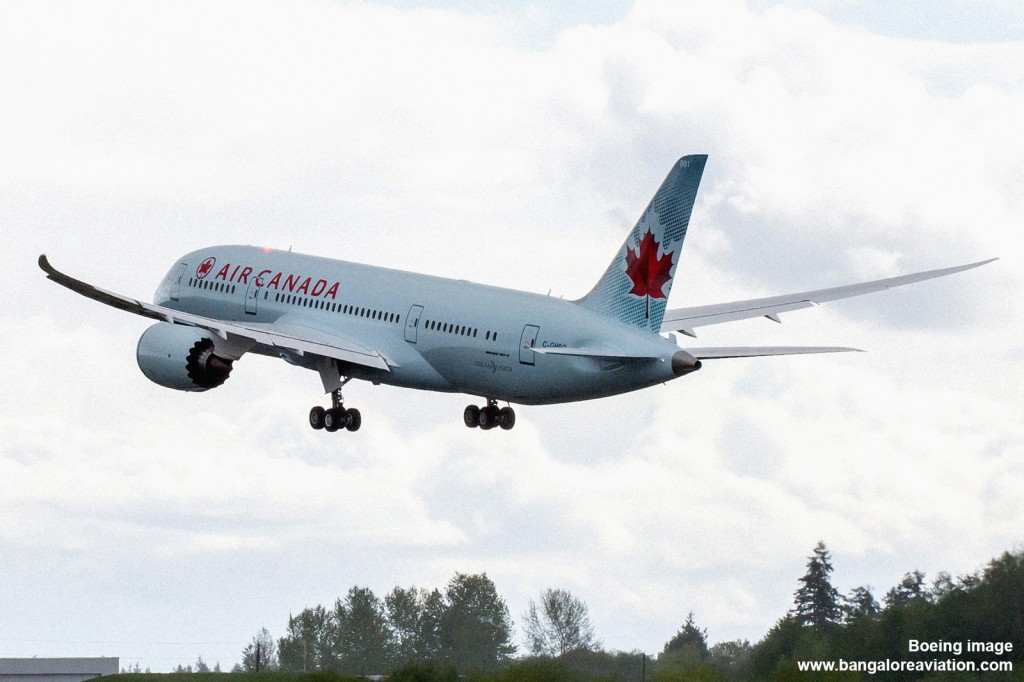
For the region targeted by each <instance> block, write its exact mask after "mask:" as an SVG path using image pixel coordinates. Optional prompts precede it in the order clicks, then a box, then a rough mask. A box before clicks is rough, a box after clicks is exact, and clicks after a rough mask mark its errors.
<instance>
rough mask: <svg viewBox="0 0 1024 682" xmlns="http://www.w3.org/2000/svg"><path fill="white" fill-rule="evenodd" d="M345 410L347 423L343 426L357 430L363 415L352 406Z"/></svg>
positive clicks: (350, 429)
mask: <svg viewBox="0 0 1024 682" xmlns="http://www.w3.org/2000/svg"><path fill="white" fill-rule="evenodd" d="M347 412H348V415H347V416H348V424H346V425H345V428H346V429H348V430H349V431H358V430H359V427H360V426H361V425H362V423H363V415H361V414H359V410H357V409H356V408H354V407H352V408H349V409H348V410H347Z"/></svg>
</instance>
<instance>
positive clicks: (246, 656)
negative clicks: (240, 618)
mask: <svg viewBox="0 0 1024 682" xmlns="http://www.w3.org/2000/svg"><path fill="white" fill-rule="evenodd" d="M257 650H259V662H260V664H259V669H260V670H277V668H278V661H277V645H275V644H274V638H273V637H271V636H270V631H269V630H267V629H266V628H260V631H259V632H257V633H256V635H255V636H253V638H252V641H251V642H250V643H249V644H248V645H247V646H246V647H245V648H244V649H242V670H244V671H245V672H255V671H256V652H257ZM202 660H203V659H202V658H200V659H199V661H197V662H196V672H206V671H200V670H199V669H198V668H199V662H200V661H202ZM203 665H206V664H205V663H204V664H203Z"/></svg>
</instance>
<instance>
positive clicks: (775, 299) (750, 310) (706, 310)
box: [661, 258, 998, 357]
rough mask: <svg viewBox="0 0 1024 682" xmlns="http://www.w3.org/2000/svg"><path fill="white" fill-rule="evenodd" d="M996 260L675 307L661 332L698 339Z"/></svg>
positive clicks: (668, 315) (664, 322) (663, 322)
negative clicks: (716, 329) (706, 330)
mask: <svg viewBox="0 0 1024 682" xmlns="http://www.w3.org/2000/svg"><path fill="white" fill-rule="evenodd" d="M994 260H998V259H996V258H990V259H988V260H983V261H978V262H977V263H969V264H967V265H957V266H955V267H952V268H942V269H941V270H928V271H927V272H915V273H913V274H910V275H900V276H899V277H889V278H887V279H879V280H875V281H873V282H863V283H861V284H847V285H845V286H840V287H831V288H829V289H817V290H814V291H803V292H800V293H797V294H783V295H782V296H769V297H768V298H754V299H750V300H748V301H733V302H731V303H716V304H713V305H701V306H694V307H691V308H674V309H672V310H666V311H665V317H664V319H663V321H662V324H661V331H663V332H669V331H678V332H682V333H683V334H686V335H687V336H692V337H696V336H697V335H696V334H694V332H693V330H694V328H695V327H703V326H706V325H710V324H720V323H722V322H733V321H735V320H745V319H748V318H751V317H767V318H768V319H770V320H774V321H776V322H780V321H781V320H779V313H784V312H789V311H790V310H799V309H800V308H810V307H811V306H814V305H816V304H818V303H825V302H826V301H835V300H838V299H840V298H849V297H851V296H860V295H862V294H870V293H872V292H875V291H882V290H884V289H891V288H892V287H899V286H903V285H904V284H913V283H914V282H921V281H924V280H926V279H932V278H933V277H945V276H946V275H952V274H953V273H955V272H962V271H964V270H970V269H971V268H977V267H980V266H982V265H985V264H986V263H991V262H992V261H994ZM805 352H810V351H805ZM816 352H827V351H816ZM773 355H778V353H773ZM728 357H736V356H728Z"/></svg>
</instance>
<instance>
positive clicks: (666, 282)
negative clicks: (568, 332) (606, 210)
mask: <svg viewBox="0 0 1024 682" xmlns="http://www.w3.org/2000/svg"><path fill="white" fill-rule="evenodd" d="M707 160H708V157H707V155H706V154H695V155H691V156H684V157H683V158H681V159H679V160H678V161H677V162H676V164H675V165H674V166H673V167H672V170H671V171H669V174H668V177H666V178H665V181H664V182H663V183H661V187H660V188H659V189H658V192H657V193H656V194H655V195H654V198H653V199H651V203H649V204H648V205H647V210H645V211H644V213H643V215H642V216H640V220H638V221H637V224H636V227H634V228H633V231H632V232H630V233H629V236H628V237H626V241H625V243H623V245H622V248H620V249H619V252H618V253H617V254H616V256H615V258H614V259H613V260H612V262H611V265H609V266H608V269H607V270H606V271H605V273H604V276H603V277H602V278H601V281H599V282H598V283H597V285H596V286H595V287H594V288H593V290H592V291H591V292H590V293H589V294H587V295H586V296H584V297H583V298H582V299H580V300H579V301H578V302H579V304H580V305H582V306H583V307H585V308H589V309H590V310H594V311H596V312H599V313H601V314H602V315H607V316H609V317H613V318H615V319H617V320H619V321H620V322H625V323H626V324H630V325H633V326H636V327H640V328H641V329H651V330H653V331H660V329H661V321H662V318H663V317H664V316H665V306H666V304H667V303H668V295H669V292H670V291H671V290H672V278H673V277H675V274H676V266H678V265H679V255H680V253H681V252H682V250H683V240H684V239H685V238H686V228H687V227H689V225H690V213H691V212H692V211H693V204H694V202H695V201H696V200H697V187H698V186H699V185H700V177H701V175H703V174H704V164H705V163H706V162H707Z"/></svg>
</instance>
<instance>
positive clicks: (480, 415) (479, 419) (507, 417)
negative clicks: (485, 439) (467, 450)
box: [462, 399, 516, 431]
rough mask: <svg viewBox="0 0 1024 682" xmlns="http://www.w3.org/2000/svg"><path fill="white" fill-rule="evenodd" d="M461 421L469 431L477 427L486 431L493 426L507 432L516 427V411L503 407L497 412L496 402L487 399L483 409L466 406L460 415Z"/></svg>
mask: <svg viewBox="0 0 1024 682" xmlns="http://www.w3.org/2000/svg"><path fill="white" fill-rule="evenodd" d="M462 420H463V422H464V423H465V424H466V426H468V427H469V428H471V429H472V428H475V427H477V426H479V427H480V428H481V429H483V430H484V431H487V430H489V429H493V428H494V427H495V426H500V427H501V428H503V429H505V430H506V431H508V430H509V429H511V428H512V427H513V426H515V425H516V411H515V410H513V409H512V408H511V407H503V408H501V409H500V410H499V409H498V401H497V400H491V399H488V401H487V405H485V406H484V407H477V406H476V405H467V406H466V410H465V411H464V412H463V413H462Z"/></svg>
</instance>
